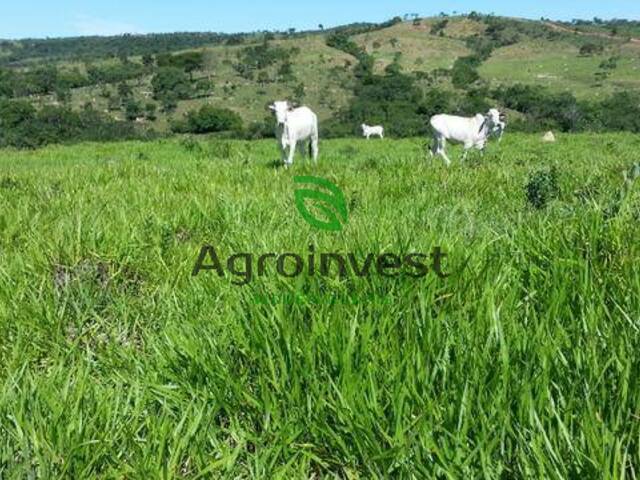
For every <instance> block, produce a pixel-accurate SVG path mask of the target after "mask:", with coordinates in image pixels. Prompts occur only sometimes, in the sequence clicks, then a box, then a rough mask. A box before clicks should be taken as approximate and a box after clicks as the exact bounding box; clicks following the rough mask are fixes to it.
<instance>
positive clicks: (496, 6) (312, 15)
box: [0, 0, 640, 38]
mask: <svg viewBox="0 0 640 480" xmlns="http://www.w3.org/2000/svg"><path fill="white" fill-rule="evenodd" d="M472 10H477V11H480V12H482V13H495V14H496V15H507V16H517V17H527V18H540V17H542V16H544V17H549V18H553V19H560V20H570V19H572V18H593V17H594V16H598V17H601V18H613V17H616V18H629V19H635V20H640V1H638V0H611V1H602V0H597V1H596V0H582V1H577V0H565V1H558V0H537V1H528V0H527V1H516V0H498V1H493V2H480V1H468V0H451V1H447V2H426V1H424V0H421V1H420V0H395V1H392V0H384V1H380V0H368V1H363V0H277V1H276V2H266V1H263V2H256V1H250V0H227V1H211V0H210V1H206V0H182V1H167V0H155V1H153V0H128V1H122V0H111V1H104V0H100V1H98V0H23V1H16V0H2V5H0V38H24V37H38V38H42V37H58V36H75V35H114V34H120V33H151V32H174V31H216V32H241V31H242V32H244V31H254V30H274V29H277V30H283V29H287V28H290V27H295V28H297V29H299V30H301V29H308V28H315V27H317V25H318V24H320V23H322V24H324V25H325V26H333V25H340V24H344V23H350V22H356V21H382V20H386V19H388V18H391V17H393V16H395V15H403V14H405V13H419V14H420V15H421V16H429V15H436V14H438V13H440V12H441V11H445V12H447V13H452V12H454V11H458V12H469V11H472Z"/></svg>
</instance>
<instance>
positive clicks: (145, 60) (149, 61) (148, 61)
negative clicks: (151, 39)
mask: <svg viewBox="0 0 640 480" xmlns="http://www.w3.org/2000/svg"><path fill="white" fill-rule="evenodd" d="M154 63H155V59H154V58H153V55H151V54H150V53H146V54H144V55H143V56H142V64H143V65H144V66H145V67H147V68H151V67H153V65H154Z"/></svg>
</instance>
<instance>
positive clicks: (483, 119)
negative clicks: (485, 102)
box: [430, 108, 506, 166]
mask: <svg viewBox="0 0 640 480" xmlns="http://www.w3.org/2000/svg"><path fill="white" fill-rule="evenodd" d="M505 118H506V117H505V116H504V115H503V114H501V113H500V112H499V111H498V110H496V109H495V108H492V109H491V110H489V111H488V112H487V113H486V114H485V115H482V114H480V113H478V114H477V115H476V116H475V117H470V118H468V117H457V116H455V115H434V116H433V117H431V127H432V128H433V144H432V145H431V150H430V153H431V156H434V155H441V156H442V158H443V159H444V161H445V163H446V164H447V166H449V165H451V160H449V157H447V154H446V152H445V147H446V145H447V140H449V141H451V142H456V143H462V144H463V145H464V155H463V157H462V159H463V160H465V159H466V158H467V154H468V153H469V150H470V149H471V148H476V149H478V150H480V151H481V152H484V147H485V145H486V144H487V140H488V139H489V135H491V133H492V132H493V131H494V129H495V128H496V126H497V125H499V124H500V122H504V120H505Z"/></svg>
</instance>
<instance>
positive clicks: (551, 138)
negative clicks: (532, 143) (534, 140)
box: [542, 131, 556, 143]
mask: <svg viewBox="0 0 640 480" xmlns="http://www.w3.org/2000/svg"><path fill="white" fill-rule="evenodd" d="M542 141H543V142H548V143H553V142H555V141H556V136H555V135H554V134H553V132H551V131H549V132H547V133H545V134H544V137H542Z"/></svg>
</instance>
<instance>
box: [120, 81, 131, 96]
mask: <svg viewBox="0 0 640 480" xmlns="http://www.w3.org/2000/svg"><path fill="white" fill-rule="evenodd" d="M118 95H119V96H120V98H121V99H122V100H125V99H127V98H129V97H130V96H131V95H133V90H132V89H131V87H130V86H129V84H127V83H125V82H122V83H120V84H119V85H118Z"/></svg>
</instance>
